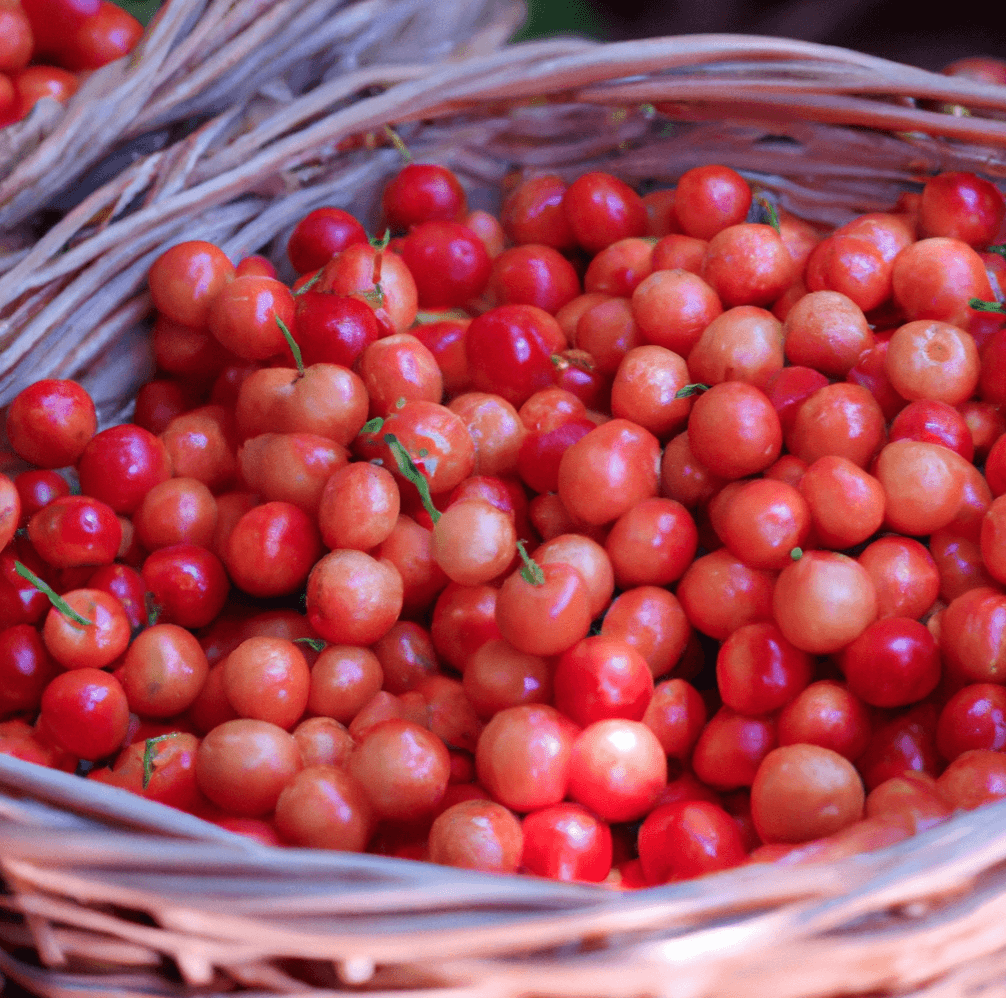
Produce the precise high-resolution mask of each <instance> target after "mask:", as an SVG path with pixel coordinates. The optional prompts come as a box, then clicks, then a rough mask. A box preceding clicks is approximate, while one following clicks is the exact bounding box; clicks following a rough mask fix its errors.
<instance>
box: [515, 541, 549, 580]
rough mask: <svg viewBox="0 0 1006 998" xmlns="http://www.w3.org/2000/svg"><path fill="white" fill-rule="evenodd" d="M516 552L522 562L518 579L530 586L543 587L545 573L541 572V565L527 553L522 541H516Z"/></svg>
mask: <svg viewBox="0 0 1006 998" xmlns="http://www.w3.org/2000/svg"><path fill="white" fill-rule="evenodd" d="M517 551H518V553H519V554H520V560H521V561H522V562H524V567H523V568H522V569H521V570H520V577H521V578H522V579H523V580H524V581H525V582H530V583H531V585H532V586H543V585H545V573H544V572H543V571H542V570H541V565H539V564H538V562H536V561H535V560H534V558H532V557H531V556H530V555H529V554H528V553H527V548H526V547H524V542H523V541H517Z"/></svg>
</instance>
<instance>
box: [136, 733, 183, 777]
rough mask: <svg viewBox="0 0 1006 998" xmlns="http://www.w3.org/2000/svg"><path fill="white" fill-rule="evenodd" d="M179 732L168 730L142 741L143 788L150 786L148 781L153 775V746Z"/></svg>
mask: <svg viewBox="0 0 1006 998" xmlns="http://www.w3.org/2000/svg"><path fill="white" fill-rule="evenodd" d="M179 734H181V732H180V731H169V732H168V733H167V734H166V735H158V736H157V737H156V738H148V739H147V740H146V741H145V742H144V743H143V789H144V790H146V789H147V787H149V786H150V781H151V780H152V779H153V777H154V755H155V752H154V746H155V745H159V744H160V743H161V742H163V741H164V740H165V739H166V738H174V737H176V736H177V735H179Z"/></svg>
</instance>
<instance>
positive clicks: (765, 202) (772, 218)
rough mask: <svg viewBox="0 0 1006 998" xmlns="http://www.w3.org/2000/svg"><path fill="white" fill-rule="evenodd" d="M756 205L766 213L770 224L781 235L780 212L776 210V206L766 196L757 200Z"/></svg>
mask: <svg viewBox="0 0 1006 998" xmlns="http://www.w3.org/2000/svg"><path fill="white" fill-rule="evenodd" d="M755 203H756V204H757V205H758V207H759V208H761V209H762V211H763V212H764V213H765V215H766V217H767V218H768V224H769V225H771V226H772V228H773V229H775V231H776V233H777V234H778V233H779V212H778V211H777V210H776V207H775V205H774V204H772V202H771V201H769V199H768V198H767V197H765V196H764V195H761V196H759V197H757V198H755Z"/></svg>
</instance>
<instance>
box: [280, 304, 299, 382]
mask: <svg viewBox="0 0 1006 998" xmlns="http://www.w3.org/2000/svg"><path fill="white" fill-rule="evenodd" d="M276 325H277V326H279V331H280V332H281V333H282V334H283V339H285V340H286V345H287V346H288V347H289V348H290V353H292V354H293V359H294V360H295V361H296V363H297V376H298V377H300V378H303V377H304V357H303V355H302V354H301V352H300V347H299V346H297V341H296V340H295V339H294V338H293V333H291V332H290V329H289V327H288V326H287V324H286V323H285V322H284V321H283V320H282V319H281V318H280V317H279V316H278V315H277V316H276Z"/></svg>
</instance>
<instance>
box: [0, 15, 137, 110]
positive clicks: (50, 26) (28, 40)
mask: <svg viewBox="0 0 1006 998" xmlns="http://www.w3.org/2000/svg"><path fill="white" fill-rule="evenodd" d="M142 34H143V25H142V24H140V22H139V21H137V20H136V18H135V17H133V15H132V14H130V13H128V12H127V11H125V10H123V9H122V8H121V7H118V6H116V4H114V3H112V2H111V0H0V128H3V127H5V126H7V125H10V124H13V123H14V122H15V121H20V120H21V119H22V118H24V117H25V116H26V115H27V114H28V113H29V112H30V111H31V109H32V108H33V107H34V106H35V104H36V102H37V101H39V100H40V99H41V98H43V97H51V98H53V99H54V100H58V101H60V102H61V103H63V102H66V101H67V100H69V98H70V97H71V96H72V95H73V94H74V93H75V92H76V90H77V87H78V85H79V83H80V74H81V73H85V72H88V71H89V70H93V69H100V68H101V67H102V66H104V65H106V64H108V63H110V62H114V61H115V60H116V59H121V58H122V57H123V56H124V55H128V54H129V53H130V52H131V51H132V50H133V49H134V48H135V47H136V43H137V42H138V41H139V40H140V36H141V35H142Z"/></svg>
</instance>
